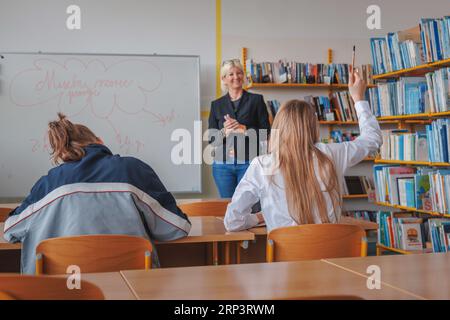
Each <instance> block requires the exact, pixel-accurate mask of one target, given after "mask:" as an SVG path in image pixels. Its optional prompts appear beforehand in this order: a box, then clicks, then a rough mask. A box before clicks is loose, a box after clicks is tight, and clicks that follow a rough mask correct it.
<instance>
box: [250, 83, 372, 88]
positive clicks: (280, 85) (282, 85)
mask: <svg viewBox="0 0 450 320" xmlns="http://www.w3.org/2000/svg"><path fill="white" fill-rule="evenodd" d="M375 87H376V85H374V84H371V85H367V88H375ZM252 88H311V89H314V88H315V89H348V85H346V84H325V83H255V82H253V83H251V84H249V85H248V87H246V89H252Z"/></svg>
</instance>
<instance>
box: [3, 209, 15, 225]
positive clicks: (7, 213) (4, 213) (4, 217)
mask: <svg viewBox="0 0 450 320" xmlns="http://www.w3.org/2000/svg"><path fill="white" fill-rule="evenodd" d="M11 211H13V209H11V208H0V222H5V221H6V219H8V215H9V213H10V212H11Z"/></svg>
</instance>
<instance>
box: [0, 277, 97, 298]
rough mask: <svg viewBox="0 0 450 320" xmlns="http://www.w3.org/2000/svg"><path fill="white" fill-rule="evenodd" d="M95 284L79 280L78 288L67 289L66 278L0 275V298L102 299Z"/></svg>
mask: <svg viewBox="0 0 450 320" xmlns="http://www.w3.org/2000/svg"><path fill="white" fill-rule="evenodd" d="M104 299H105V297H104V295H103V292H102V291H101V290H100V288H98V287H97V286H96V285H94V284H92V283H90V282H87V281H83V280H81V288H80V289H72V290H70V289H68V287H67V278H65V277H64V278H53V277H46V276H28V275H0V300H104Z"/></svg>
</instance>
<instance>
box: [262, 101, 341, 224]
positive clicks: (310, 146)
mask: <svg viewBox="0 0 450 320" xmlns="http://www.w3.org/2000/svg"><path fill="white" fill-rule="evenodd" d="M274 134H276V135H277V138H276V139H271V141H270V151H271V152H272V153H273V154H274V155H275V156H277V157H278V159H277V160H278V168H279V169H280V170H281V173H282V174H283V178H284V185H285V190H286V191H285V192H286V198H287V202H288V208H289V213H290V215H291V217H292V219H294V221H295V222H297V224H311V223H315V221H314V214H315V212H317V213H318V214H319V217H320V220H321V222H322V223H329V222H330V219H329V216H328V213H327V205H326V201H325V197H324V191H325V192H328V193H329V195H330V197H331V201H332V204H333V209H334V212H335V214H336V212H337V210H340V208H341V194H340V187H339V179H338V176H337V173H336V168H335V166H334V163H333V161H332V160H331V159H330V158H329V157H328V156H327V155H326V154H324V153H323V152H322V151H320V150H319V149H318V148H317V147H316V143H317V142H318V141H319V127H318V122H317V117H316V115H315V111H314V108H313V107H312V106H311V105H310V104H309V103H307V102H305V101H300V100H290V101H287V102H286V103H284V104H283V105H282V106H281V108H280V110H279V111H278V112H277V115H276V117H275V119H274V122H273V126H272V133H271V135H274ZM315 160H317V168H318V169H319V174H318V175H317V173H316V170H315V166H314V163H315ZM319 177H320V180H321V181H322V183H323V185H324V186H325V190H322V189H321V186H320V182H319ZM316 210H317V211H316Z"/></svg>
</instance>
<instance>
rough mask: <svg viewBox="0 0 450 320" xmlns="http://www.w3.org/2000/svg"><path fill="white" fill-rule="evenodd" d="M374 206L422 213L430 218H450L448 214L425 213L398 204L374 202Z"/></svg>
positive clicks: (425, 211)
mask: <svg viewBox="0 0 450 320" xmlns="http://www.w3.org/2000/svg"><path fill="white" fill-rule="evenodd" d="M375 204H377V205H379V206H382V207H390V208H395V209H400V210H403V211H413V212H418V213H422V214H428V215H430V216H436V217H439V218H450V214H445V213H440V212H434V211H427V210H420V209H416V208H410V207H405V206H400V205H398V204H391V203H387V202H375Z"/></svg>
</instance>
